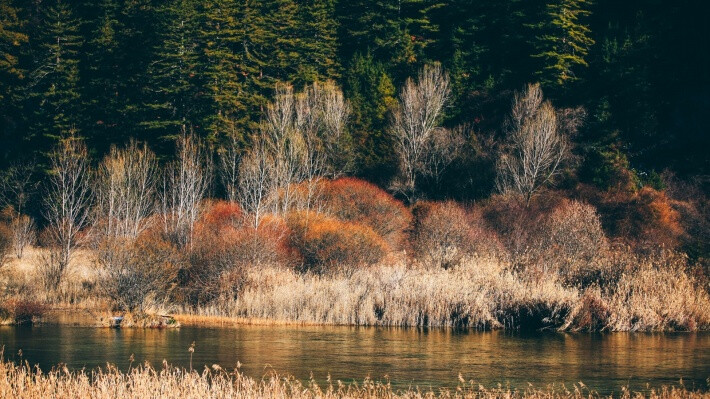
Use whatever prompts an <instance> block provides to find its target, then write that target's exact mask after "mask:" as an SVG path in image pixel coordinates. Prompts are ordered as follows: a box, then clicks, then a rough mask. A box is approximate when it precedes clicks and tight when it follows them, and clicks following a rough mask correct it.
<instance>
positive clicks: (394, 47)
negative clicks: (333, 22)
mask: <svg viewBox="0 0 710 399" xmlns="http://www.w3.org/2000/svg"><path fill="white" fill-rule="evenodd" d="M402 3H404V1H390V0H352V1H340V2H339V3H338V11H337V13H338V18H339V24H340V33H339V36H340V54H341V58H342V59H352V58H353V56H354V55H355V54H357V53H360V54H365V53H368V52H369V53H370V54H372V57H373V58H374V60H375V61H378V62H383V63H385V65H386V66H387V67H388V68H389V69H392V70H395V71H399V70H402V73H401V75H402V76H398V77H399V78H401V80H403V79H404V78H405V77H406V76H408V75H409V72H410V70H411V69H412V68H411V65H412V64H413V63H415V62H416V55H415V52H414V48H413V44H412V37H411V36H410V35H409V34H408V33H407V31H406V26H405V22H404V18H403V15H402ZM408 66H409V67H408Z"/></svg>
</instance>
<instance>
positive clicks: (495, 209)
mask: <svg viewBox="0 0 710 399" xmlns="http://www.w3.org/2000/svg"><path fill="white" fill-rule="evenodd" d="M555 201H556V199H555V197H554V196H538V197H534V198H533V199H532V200H531V201H530V203H529V204H528V205H527V206H526V205H525V203H523V202H521V201H520V200H519V199H518V198H516V197H515V196H512V195H495V196H492V197H491V198H490V199H489V200H487V201H486V202H485V203H484V204H482V205H481V206H480V207H479V209H476V212H478V213H480V215H481V216H480V217H481V218H482V219H484V220H485V221H486V222H487V225H488V226H490V227H491V229H493V230H494V231H495V232H496V233H497V234H498V237H499V238H500V241H501V243H502V245H503V247H504V248H505V249H506V250H507V251H508V253H509V254H510V256H511V258H512V261H513V263H514V264H515V265H516V266H521V265H526V264H528V263H529V261H528V258H529V257H530V253H529V252H530V248H531V245H532V243H534V242H535V240H537V239H538V238H539V237H541V236H542V234H544V232H543V231H542V225H543V222H544V218H545V215H547V214H548V213H549V212H550V210H551V209H552V208H554V206H555Z"/></svg>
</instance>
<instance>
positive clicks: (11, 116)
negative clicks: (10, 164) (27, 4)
mask: <svg viewBox="0 0 710 399" xmlns="http://www.w3.org/2000/svg"><path fill="white" fill-rule="evenodd" d="M23 24H24V21H22V20H21V19H20V17H19V16H18V8H17V7H15V6H14V5H13V3H12V1H11V0H0V147H2V150H0V165H1V164H2V163H4V162H3V161H5V160H6V159H7V158H8V157H9V156H10V155H11V154H12V152H16V150H17V149H18V147H19V143H20V141H22V140H21V137H20V136H19V132H18V130H17V129H16V126H17V124H18V123H19V122H20V121H19V120H18V119H19V117H20V115H21V109H20V108H19V107H18V106H19V104H18V100H19V99H18V97H19V96H18V94H19V93H18V91H19V90H20V88H21V85H22V83H23V81H24V78H25V75H26V73H27V72H26V71H25V70H24V68H23V66H22V65H20V62H19V57H20V53H21V49H22V46H23V45H24V44H25V43H27V41H28V38H27V35H26V34H25V33H24V32H23V31H22V27H23Z"/></svg>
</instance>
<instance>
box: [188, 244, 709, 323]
mask: <svg viewBox="0 0 710 399" xmlns="http://www.w3.org/2000/svg"><path fill="white" fill-rule="evenodd" d="M605 267H606V266H605ZM610 274H612V273H610ZM613 274H615V275H616V277H614V278H611V277H609V279H610V280H611V281H609V282H608V283H607V284H606V288H604V289H600V288H599V287H598V286H593V287H590V288H586V289H584V290H582V289H579V288H576V287H573V286H569V285H566V284H564V283H563V282H562V281H561V278H559V277H558V276H557V275H556V274H554V273H546V274H544V275H543V276H542V278H533V277H531V276H527V275H525V274H523V273H520V272H518V271H515V270H514V268H512V267H511V266H510V265H509V264H507V263H504V262H501V261H499V260H497V259H495V258H492V257H469V258H466V259H464V261H463V262H461V263H460V264H459V265H457V266H456V267H453V268H450V269H442V268H428V267H423V266H419V267H417V266H416V265H414V266H413V265H411V264H407V263H405V262H398V263H395V264H393V265H387V264H382V265H377V266H373V267H370V268H363V269H359V270H356V271H355V272H353V273H352V274H331V275H317V274H300V273H297V272H295V271H293V270H290V269H285V268H276V267H263V268H261V269H259V270H252V271H249V272H248V274H247V276H246V278H245V283H244V286H243V287H242V290H241V292H240V295H239V296H238V297H237V298H236V299H227V300H220V301H216V302H214V303H213V304H212V305H211V306H203V307H201V308H198V310H197V312H196V313H197V314H199V315H206V316H230V317H234V318H242V319H257V320H264V319H268V320H277V321H285V322H296V323H304V324H312V323H316V324H346V325H383V326H420V327H457V328H475V329H491V328H505V329H518V328H522V329H542V328H548V329H561V330H575V331H579V330H587V331H591V330H594V331H598V330H610V331H670V330H691V331H694V330H704V329H708V328H710V296H709V295H708V293H707V292H706V291H705V290H703V289H698V288H697V287H695V286H694V285H693V284H694V283H693V280H692V279H691V278H689V277H688V276H687V274H685V273H684V272H682V270H679V269H668V268H667V265H666V264H665V263H664V265H663V267H659V265H657V264H655V263H654V262H651V261H647V262H646V263H644V262H639V263H638V264H634V266H633V268H627V269H624V270H621V271H617V272H615V273H613Z"/></svg>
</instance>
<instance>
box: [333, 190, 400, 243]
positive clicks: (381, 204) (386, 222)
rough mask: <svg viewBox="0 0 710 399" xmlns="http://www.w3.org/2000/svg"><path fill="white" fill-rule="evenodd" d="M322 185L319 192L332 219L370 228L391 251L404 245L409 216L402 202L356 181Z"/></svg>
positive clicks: (384, 192) (382, 191)
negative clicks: (333, 217)
mask: <svg viewBox="0 0 710 399" xmlns="http://www.w3.org/2000/svg"><path fill="white" fill-rule="evenodd" d="M321 184H322V188H321V190H320V193H321V195H322V198H323V200H324V202H325V206H326V208H327V210H328V211H329V212H330V213H331V214H332V215H333V216H335V217H336V218H338V219H340V220H342V221H345V222H355V223H359V224H362V225H366V226H369V227H371V228H372V230H374V231H375V232H376V233H377V234H378V235H379V236H380V237H382V238H383V239H384V240H385V241H386V242H387V243H388V244H389V246H390V247H392V248H399V247H400V246H401V245H402V244H403V240H404V238H405V235H406V234H405V231H406V229H407V228H408V226H409V224H410V223H411V220H412V215H411V213H410V212H409V210H408V209H407V207H405V206H404V204H402V202H401V201H398V200H396V199H395V198H394V197H392V196H391V195H390V194H388V193H387V192H386V191H384V190H382V189H381V188H379V187H377V186H376V185H374V184H371V183H368V182H366V181H364V180H360V179H356V178H350V177H347V178H340V179H336V180H324V181H323V182H322V183H321Z"/></svg>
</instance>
